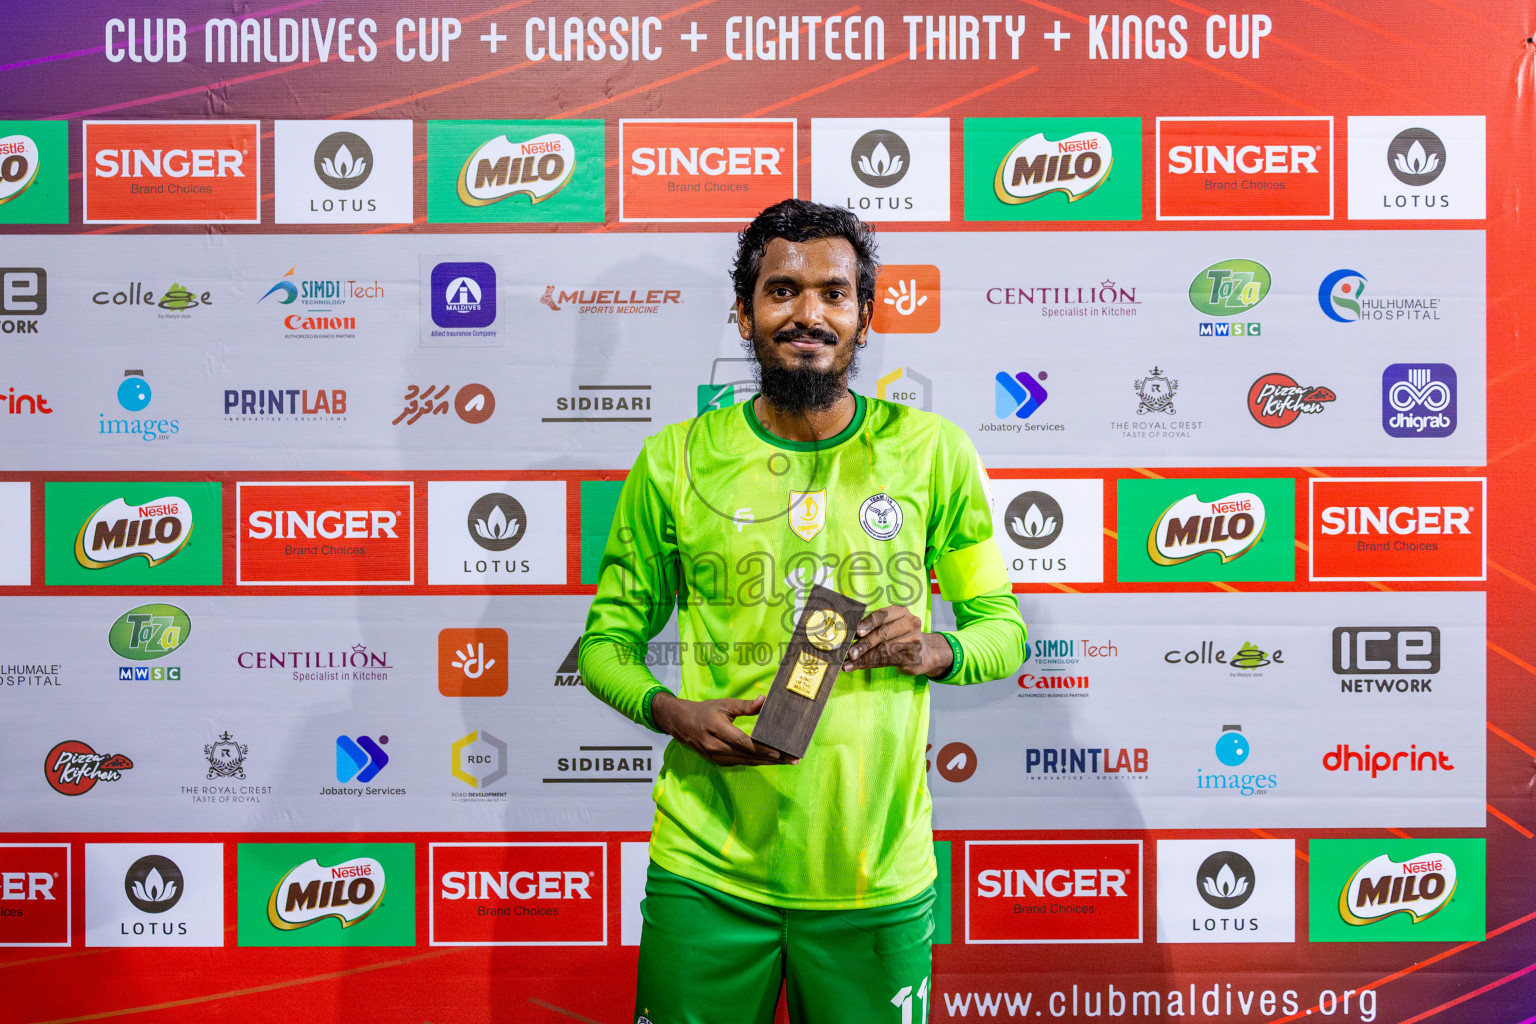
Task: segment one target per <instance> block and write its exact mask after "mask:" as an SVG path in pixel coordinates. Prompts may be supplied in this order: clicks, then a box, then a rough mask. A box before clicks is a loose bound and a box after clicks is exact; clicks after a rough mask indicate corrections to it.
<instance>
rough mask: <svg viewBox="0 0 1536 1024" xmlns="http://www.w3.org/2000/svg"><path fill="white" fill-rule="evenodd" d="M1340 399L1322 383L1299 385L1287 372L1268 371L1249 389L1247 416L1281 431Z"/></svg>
mask: <svg viewBox="0 0 1536 1024" xmlns="http://www.w3.org/2000/svg"><path fill="white" fill-rule="evenodd" d="M1337 398H1338V396H1337V395H1335V394H1334V393H1333V391H1331V390H1330V389H1328V388H1325V387H1323V386H1322V385H1320V384H1319V385H1316V386H1313V387H1308V386H1305V385H1302V384H1297V383H1296V380H1295V378H1294V377H1291V376H1290V375H1289V374H1284V373H1266V374H1264V376H1262V377H1260V378H1259V379H1258V380H1256V381H1254V382H1253V384H1252V385H1251V386H1250V387H1249V388H1248V415H1250V416H1252V417H1253V421H1254V422H1255V423H1257V424H1259V425H1260V426H1263V427H1269V428H1271V429H1273V430H1278V429H1280V428H1281V427H1288V426H1290V425H1291V424H1292V423H1295V422H1296V420H1297V419H1298V418H1299V417H1300V416H1301V415H1302V414H1303V413H1306V414H1307V415H1309V416H1311V415H1316V414H1317V413H1320V412H1322V411H1323V407H1324V406H1325V405H1326V403H1328V402H1332V401H1334V400H1336V399H1337Z"/></svg>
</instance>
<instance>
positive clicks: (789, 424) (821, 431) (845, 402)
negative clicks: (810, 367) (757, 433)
mask: <svg viewBox="0 0 1536 1024" xmlns="http://www.w3.org/2000/svg"><path fill="white" fill-rule="evenodd" d="M857 409H858V403H857V402H855V401H854V398H853V394H852V393H851V392H849V391H846V390H845V391H844V392H843V395H842V397H841V398H839V399H838V400H837V401H835V402H833V403H832V404H831V405H829V406H827V408H825V409H804V410H795V411H792V412H788V411H783V410H780V409H779V408H777V407H776V406H774V404H773V403H772V402H770V401H768V399H766V398H764V397H763V396H762V395H758V396H757V400H756V401H755V402H754V403H753V405H752V411H753V412H754V413H756V414H757V421H758V422H759V423H761V424H762V425H763V427H764V429H766V430H767V431H768V432H769V433H770V434H773V435H774V436H775V437H782V438H783V439H784V440H786V441H801V442H815V441H825V440H827V438H829V437H836V436H837V435H838V434H840V433H842V432H843V431H844V430H845V429H847V427H848V424H850V423H852V422H853V414H854V412H855V411H857Z"/></svg>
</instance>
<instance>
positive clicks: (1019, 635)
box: [934, 584, 1029, 686]
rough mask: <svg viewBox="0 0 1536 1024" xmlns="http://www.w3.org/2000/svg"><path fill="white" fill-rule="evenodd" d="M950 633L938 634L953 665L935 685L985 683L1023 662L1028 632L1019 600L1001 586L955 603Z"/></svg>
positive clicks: (1010, 670)
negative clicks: (953, 628) (951, 656)
mask: <svg viewBox="0 0 1536 1024" xmlns="http://www.w3.org/2000/svg"><path fill="white" fill-rule="evenodd" d="M954 610H955V625H956V626H957V627H958V628H957V629H956V630H955V631H954V632H953V633H940V634H939V635H940V636H942V637H943V638H944V639H945V640H948V641H949V647H950V650H951V651H952V652H953V653H954V656H955V661H954V664H953V665H951V666H950V669H949V672H948V673H947V674H946V675H943V676H940V677H939V678H937V679H935V680H934V682H936V683H951V684H955V685H961V686H963V685H965V684H966V683H985V682H990V681H991V680H993V679H1001V678H1003V677H1004V676H1007V675H1011V674H1012V673H1013V671H1014V669H1016V668H1018V667H1019V665H1021V664H1022V663H1023V662H1024V645H1025V644H1027V643H1028V642H1029V628H1028V627H1027V626H1025V625H1024V619H1023V618H1022V617H1021V616H1020V615H1019V599H1018V598H1017V597H1015V596H1014V595H1013V587H1012V586H1011V585H1008V584H1004V585H1003V586H1001V587H998V588H997V589H996V590H994V591H992V592H991V593H987V594H980V595H978V596H976V597H973V598H969V599H968V600H965V601H956V602H954Z"/></svg>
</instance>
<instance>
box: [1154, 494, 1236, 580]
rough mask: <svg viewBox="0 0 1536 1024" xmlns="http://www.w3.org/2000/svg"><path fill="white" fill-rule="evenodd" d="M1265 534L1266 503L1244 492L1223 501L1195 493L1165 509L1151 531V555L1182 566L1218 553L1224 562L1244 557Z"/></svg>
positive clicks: (1159, 561) (1158, 559)
mask: <svg viewBox="0 0 1536 1024" xmlns="http://www.w3.org/2000/svg"><path fill="white" fill-rule="evenodd" d="M1263 535H1264V502H1263V500H1262V499H1260V497H1259V496H1258V495H1257V494H1252V493H1250V492H1247V491H1243V492H1240V493H1237V494H1229V495H1227V496H1226V497H1225V498H1222V499H1220V500H1219V501H1201V500H1200V498H1199V496H1197V495H1194V494H1191V495H1187V496H1186V497H1183V498H1180V499H1179V500H1178V501H1176V502H1174V503H1173V504H1172V505H1170V506H1168V508H1167V509H1165V510H1164V511H1163V514H1162V515H1160V516H1158V517H1157V519H1156V520H1155V521H1154V522H1153V524H1152V529H1151V531H1150V532H1149V533H1148V534H1147V557H1149V558H1151V559H1152V561H1154V562H1156V563H1157V564H1158V565H1178V564H1179V563H1181V562H1187V561H1189V560H1190V559H1192V558H1198V557H1199V556H1201V555H1204V554H1210V553H1215V554H1216V555H1219V556H1220V558H1221V560H1222V561H1223V562H1230V561H1232V560H1233V559H1236V558H1240V557H1241V556H1243V555H1245V554H1247V553H1248V552H1249V551H1251V550H1252V549H1253V546H1254V545H1255V544H1257V543H1258V542H1259V538H1260V537H1262V536H1263Z"/></svg>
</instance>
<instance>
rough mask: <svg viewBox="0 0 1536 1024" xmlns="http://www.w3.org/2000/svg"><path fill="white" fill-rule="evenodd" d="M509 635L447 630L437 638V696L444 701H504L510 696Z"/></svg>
mask: <svg viewBox="0 0 1536 1024" xmlns="http://www.w3.org/2000/svg"><path fill="white" fill-rule="evenodd" d="M507 661H508V657H507V631H506V630H504V629H499V628H497V627H485V626H479V627H470V628H466V629H445V630H442V631H441V632H439V633H438V634H437V692H438V693H441V694H442V695H443V696H444V697H501V696H505V694H506V692H507V678H508V676H507Z"/></svg>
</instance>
